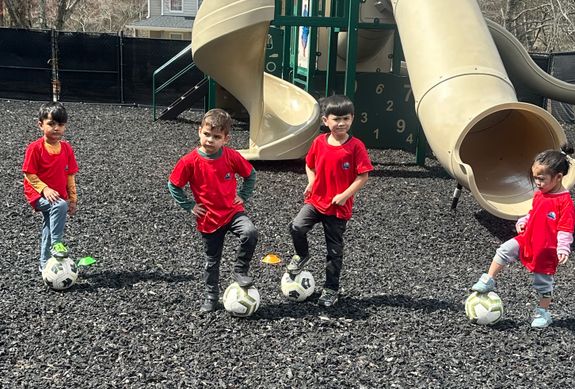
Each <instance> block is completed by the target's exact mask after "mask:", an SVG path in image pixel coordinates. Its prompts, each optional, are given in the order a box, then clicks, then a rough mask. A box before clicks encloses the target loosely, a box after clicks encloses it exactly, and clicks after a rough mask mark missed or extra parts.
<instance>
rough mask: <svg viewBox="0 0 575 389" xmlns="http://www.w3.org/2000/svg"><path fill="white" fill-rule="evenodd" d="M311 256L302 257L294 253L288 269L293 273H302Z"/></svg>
mask: <svg viewBox="0 0 575 389" xmlns="http://www.w3.org/2000/svg"><path fill="white" fill-rule="evenodd" d="M309 260H310V256H309V255H308V256H307V257H303V258H301V257H300V256H299V255H294V256H293V257H292V259H291V261H290V263H289V264H288V265H287V267H286V270H287V272H288V273H289V274H291V275H296V274H299V273H301V271H302V270H303V267H304V266H305V265H306V264H307V263H308V262H309Z"/></svg>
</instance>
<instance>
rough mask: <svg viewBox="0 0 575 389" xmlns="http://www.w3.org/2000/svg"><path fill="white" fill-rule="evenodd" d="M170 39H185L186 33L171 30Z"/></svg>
mask: <svg viewBox="0 0 575 389" xmlns="http://www.w3.org/2000/svg"><path fill="white" fill-rule="evenodd" d="M170 39H176V40H180V41H181V40H183V39H184V34H182V33H179V32H170Z"/></svg>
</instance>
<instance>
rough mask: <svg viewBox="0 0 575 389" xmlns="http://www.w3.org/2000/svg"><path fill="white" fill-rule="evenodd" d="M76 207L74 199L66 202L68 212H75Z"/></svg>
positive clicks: (72, 213) (71, 213)
mask: <svg viewBox="0 0 575 389" xmlns="http://www.w3.org/2000/svg"><path fill="white" fill-rule="evenodd" d="M77 208H78V203H77V202H75V201H70V202H68V213H69V214H70V215H74V214H75V213H76V209H77Z"/></svg>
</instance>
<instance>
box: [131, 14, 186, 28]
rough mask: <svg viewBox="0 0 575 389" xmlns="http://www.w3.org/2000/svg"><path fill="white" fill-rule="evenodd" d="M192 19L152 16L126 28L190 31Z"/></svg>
mask: <svg viewBox="0 0 575 389" xmlns="http://www.w3.org/2000/svg"><path fill="white" fill-rule="evenodd" d="M193 24H194V18H192V17H189V16H166V15H161V16H152V17H149V18H147V19H143V20H140V21H137V22H134V23H131V24H130V25H128V26H126V27H129V28H146V27H149V28H155V29H157V28H170V29H172V28H175V29H190V30H191V29H192V26H193Z"/></svg>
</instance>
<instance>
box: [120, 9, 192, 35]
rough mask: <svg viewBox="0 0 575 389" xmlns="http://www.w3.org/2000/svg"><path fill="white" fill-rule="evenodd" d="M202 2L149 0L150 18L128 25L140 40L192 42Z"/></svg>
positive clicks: (127, 27)
mask: <svg viewBox="0 0 575 389" xmlns="http://www.w3.org/2000/svg"><path fill="white" fill-rule="evenodd" d="M201 4H202V0H148V16H147V17H146V19H144V20H140V21H138V22H134V23H132V24H129V25H126V27H125V28H126V29H127V30H128V31H129V30H132V31H133V36H134V37H138V38H160V39H179V40H187V41H191V40H192V26H193V24H194V19H195V17H196V14H197V13H198V9H199V8H200V5H201Z"/></svg>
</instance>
